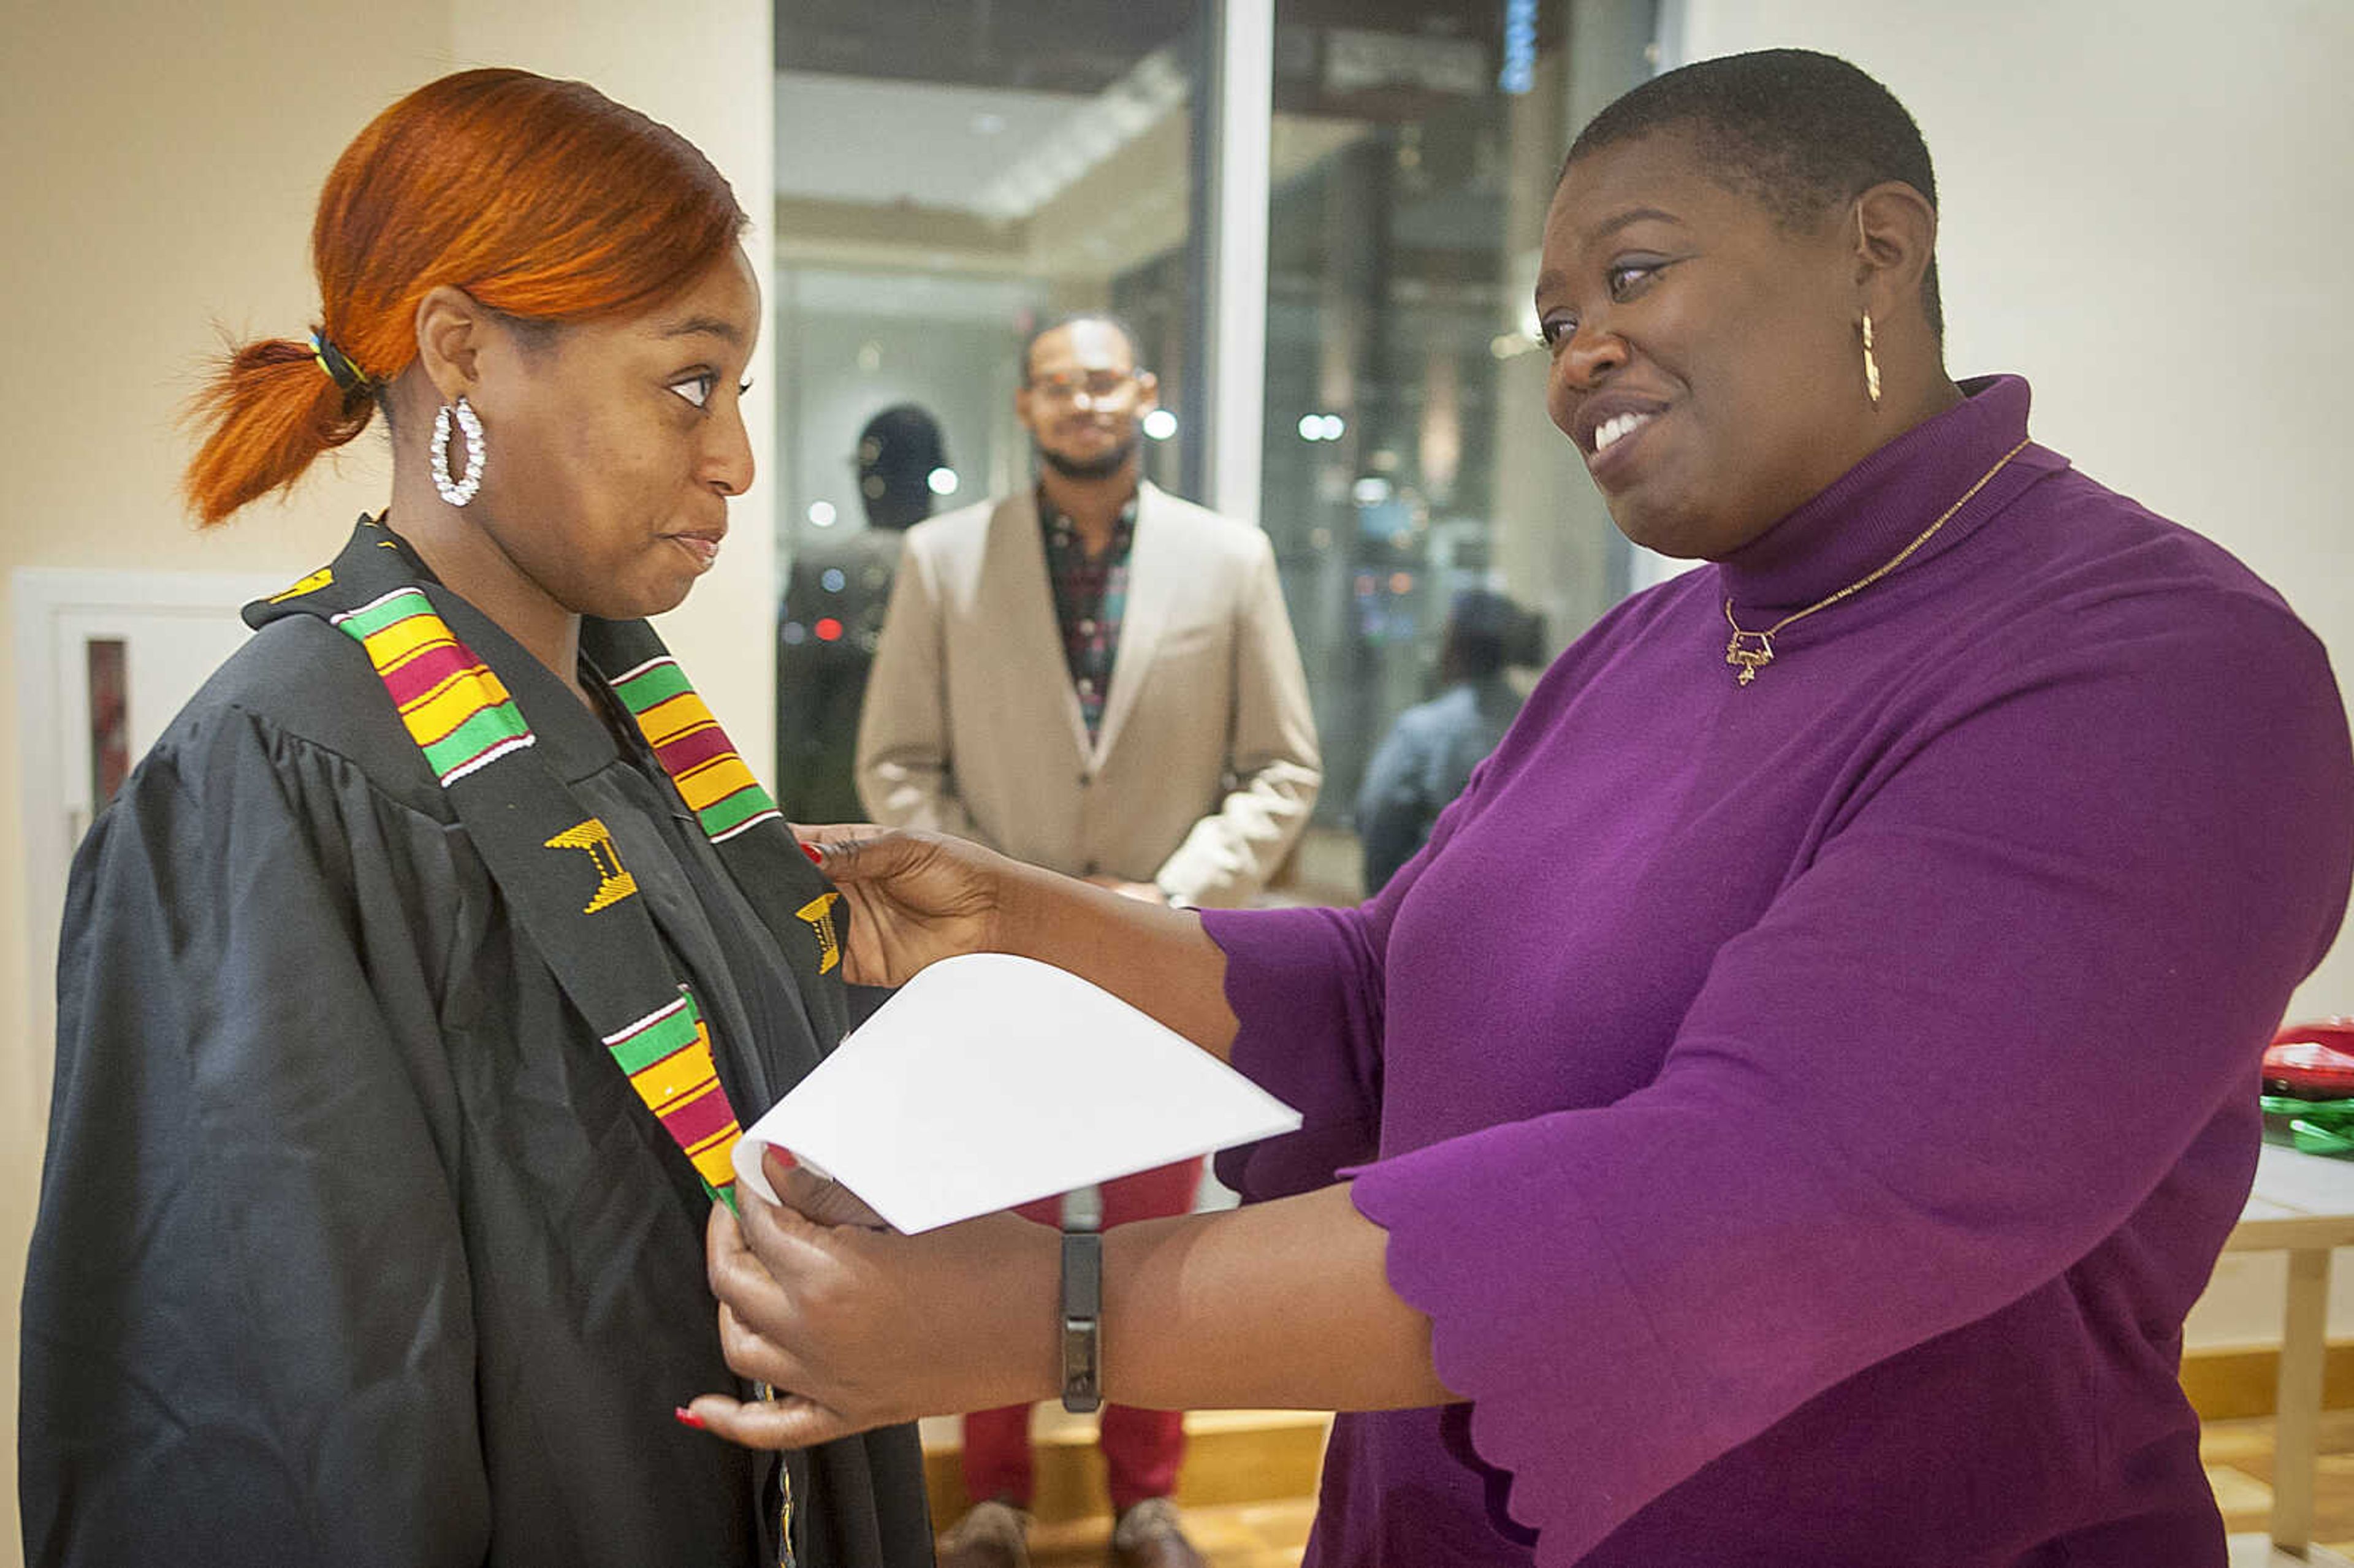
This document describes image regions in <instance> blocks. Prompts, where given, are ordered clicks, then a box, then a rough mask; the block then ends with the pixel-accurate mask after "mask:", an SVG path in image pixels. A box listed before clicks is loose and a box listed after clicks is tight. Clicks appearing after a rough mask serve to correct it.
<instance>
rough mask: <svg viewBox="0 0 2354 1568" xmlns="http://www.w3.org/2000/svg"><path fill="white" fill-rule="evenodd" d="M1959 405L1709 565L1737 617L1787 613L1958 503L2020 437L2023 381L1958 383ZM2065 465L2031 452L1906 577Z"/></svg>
mask: <svg viewBox="0 0 2354 1568" xmlns="http://www.w3.org/2000/svg"><path fill="white" fill-rule="evenodd" d="M1961 388H1962V392H1963V394H1964V396H1963V398H1962V401H1961V402H1959V403H1958V404H1956V405H1955V406H1954V407H1953V408H1948V409H1946V411H1945V412H1944V413H1942V414H1939V415H1937V416H1936V417H1935V418H1930V419H1925V420H1924V421H1923V422H1922V423H1920V424H1918V425H1916V426H1914V428H1913V429H1909V430H1907V431H1905V432H1904V433H1903V435H1901V436H1899V437H1897V438H1896V439H1895V440H1893V441H1890V442H1889V443H1888V444H1887V445H1886V446H1883V447H1882V448H1880V449H1879V450H1876V451H1874V452H1873V453H1872V455H1870V456H1869V457H1867V458H1865V459H1864V460H1863V461H1861V462H1860V463H1858V464H1856V465H1855V466H1854V467H1853V468H1851V469H1850V470H1848V471H1847V472H1845V473H1843V474H1841V475H1840V477H1839V478H1838V479H1836V480H1834V481H1832V482H1831V483H1830V484H1829V486H1828V487H1827V488H1825V489H1824V490H1823V491H1822V492H1821V493H1819V494H1818V495H1816V496H1815V497H1814V498H1813V499H1812V500H1810V501H1808V502H1807V503H1804V504H1803V505H1801V506H1800V507H1798V509H1797V511H1795V512H1792V513H1791V514H1789V515H1787V516H1786V517H1784V518H1783V519H1782V520H1781V521H1780V522H1779V523H1776V524H1774V525H1773V526H1772V527H1771V528H1768V529H1767V530H1766V531H1765V533H1763V534H1761V535H1758V536H1757V537H1756V538H1755V539H1753V540H1751V541H1750V542H1749V543H1748V544H1746V545H1744V546H1742V547H1741V548H1740V549H1738V550H1735V551H1734V553H1733V554H1732V555H1730V556H1726V557H1724V559H1723V560H1722V561H1719V562H1718V563H1717V564H1716V569H1717V573H1718V580H1719V583H1720V584H1721V586H1722V588H1723V592H1724V593H1725V594H1726V595H1727V596H1729V597H1730V598H1731V599H1732V600H1733V602H1734V607H1735V608H1736V609H1753V610H1768V609H1798V608H1801V607H1803V606H1806V605H1808V604H1812V603H1813V602H1814V601H1815V600H1817V599H1821V598H1823V597H1824V596H1825V595H1826V594H1831V593H1836V592H1838V591H1839V590H1840V588H1845V587H1846V586H1847V585H1848V584H1850V583H1851V582H1853V581H1855V580H1856V579H1857V578H1858V577H1863V576H1865V575H1866V574H1868V573H1870V572H1871V571H1872V570H1873V569H1874V568H1875V567H1880V566H1882V565H1884V564H1885V563H1886V562H1888V561H1890V560H1892V559H1893V558H1894V557H1895V556H1896V555H1897V553H1898V552H1899V551H1901V550H1903V548H1904V546H1907V545H1909V544H1911V543H1912V542H1913V540H1914V538H1915V537H1916V536H1917V535H1919V534H1920V532H1921V530H1923V529H1924V528H1926V527H1927V526H1928V525H1929V524H1931V523H1933V522H1935V520H1936V517H1937V514H1939V513H1941V512H1943V511H1944V510H1945V509H1946V507H1948V506H1951V505H1952V504H1953V503H1955V502H1956V500H1958V499H1959V498H1960V497H1961V495H1962V493H1964V492H1966V491H1967V490H1968V489H1969V488H1970V486H1971V485H1973V484H1976V483H1977V482H1978V480H1979V477H1980V476H1981V475H1983V474H1985V473H1986V471H1988V469H1989V468H1991V467H1993V466H1994V462H1995V460H1996V459H1997V458H1999V457H2000V456H2002V454H2003V453H2005V452H2007V451H2009V450H2010V449H2011V448H2012V447H2014V446H2017V445H2018V444H2019V443H2020V441H2023V440H2026V439H2027V410H2028V402H2029V391H2028V386H2027V382H2026V381H2025V379H2024V378H2022V377H2020V376H1983V377H1979V378H1977V379H1974V380H1969V381H1965V382H1963V383H1961ZM2066 466H2067V460H2066V459H2065V458H2062V457H2061V456H2060V455H2059V454H2058V453H2056V452H2052V451H2048V450H2045V449H2043V448H2041V447H2037V446H2030V447H2028V448H2027V450H2024V451H2022V452H2020V454H2019V455H2018V456H2017V457H2015V458H2013V459H2011V460H2010V462H2009V465H2008V467H2007V468H2006V470H2005V471H2004V473H2002V474H1999V475H1997V476H1996V478H1995V481H1994V482H1990V483H1988V485H1987V486H1986V487H1985V488H1984V489H1982V490H1980V491H1979V492H1978V493H1977V494H1976V495H1974V496H1972V497H1971V498H1970V501H1969V503H1968V504H1967V505H1966V506H1964V507H1963V508H1962V509H1961V510H1960V511H1959V512H1956V514H1954V515H1953V516H1952V517H1951V518H1949V519H1947V520H1946V525H1945V526H1944V527H1942V528H1940V529H1938V530H1937V534H1936V536H1935V538H1933V539H1931V540H1930V541H1929V542H1928V543H1927V544H1925V545H1924V546H1921V548H1920V550H1919V551H1918V552H1917V553H1915V554H1914V556H1913V557H1912V559H1911V560H1909V561H1907V562H1906V563H1905V566H1904V568H1903V569H1905V570H1910V569H1912V567H1914V566H1916V565H1917V564H1919V563H1920V562H1922V561H1925V560H1927V559H1930V558H1931V557H1933V556H1937V555H1939V554H1942V553H1943V552H1945V551H1946V550H1949V549H1951V548H1953V546H1955V545H1956V544H1958V543H1959V542H1960V541H1962V540H1963V539H1965V538H1967V537H1968V536H1969V535H1970V534H1971V532H1972V531H1973V530H1975V529H1976V528H1977V527H1978V524H1981V523H1983V522H1984V521H1985V520H1986V519H1987V518H1988V517H1990V516H1992V515H1994V514H1995V513H1996V512H1998V511H1999V510H2001V508H2002V505H2003V503H2005V502H2007V501H2009V499H2010V498H2011V497H2012V496H2013V495H2015V494H2017V493H2018V492H2019V489H2020V483H2017V482H2006V481H2007V480H2010V479H2013V478H2015V479H2016V480H2017V481H2019V482H2026V481H2030V480H2031V479H2032V478H2033V477H2035V476H2036V475H2038V474H2040V473H2042V472H2044V471H2050V470H2052V469H2058V468H2064V467H2066Z"/></svg>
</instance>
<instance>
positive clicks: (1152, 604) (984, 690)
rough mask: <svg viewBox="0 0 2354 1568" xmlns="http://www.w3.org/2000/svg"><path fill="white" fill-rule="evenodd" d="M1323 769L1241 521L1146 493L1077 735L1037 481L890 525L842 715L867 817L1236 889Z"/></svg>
mask: <svg viewBox="0 0 2354 1568" xmlns="http://www.w3.org/2000/svg"><path fill="white" fill-rule="evenodd" d="M1323 776H1324V772H1323V761H1322V759H1321V758H1320V757H1319V756H1318V755H1317V749H1316V724H1315V720H1314V718H1313V717H1312V716H1311V715H1310V712H1309V707H1308V682H1307V677H1306V676H1305V674H1304V673H1302V671H1301V669H1300V664H1299V647H1298V645H1297V644H1296V643H1294V642H1293V641H1292V637H1291V619H1290V617H1289V616H1288V614H1287V613H1286V612H1285V610H1284V608H1283V594H1282V591H1281V589H1280V588H1279V586H1278V581H1277V578H1276V571H1275V552H1274V550H1273V549H1272V548H1271V547H1270V546H1268V544H1267V535H1265V534H1263V533H1261V532H1259V530H1258V529H1257V528H1254V527H1252V526H1250V525H1249V524H1243V523H1236V522H1234V521H1232V520H1230V519H1228V518H1225V517H1220V516H1218V515H1217V514H1214V513H1211V512H1205V511H1204V510H1203V509H1202V508H1201V507H1198V506H1195V505H1193V504H1191V503H1188V502H1184V501H1180V500H1178V499H1177V498H1176V497H1175V496H1172V495H1170V494H1168V493H1165V492H1162V491H1160V490H1156V489H1154V488H1153V487H1152V486H1151V485H1150V484H1147V485H1145V486H1143V487H1142V489H1141V491H1140V493H1139V497H1138V502H1137V515H1136V535H1135V540H1134V544H1133V546H1131V549H1130V552H1129V574H1128V600H1127V608H1126V610H1125V612H1124V614H1123V617H1122V620H1121V624H1120V634H1119V650H1118V652H1117V653H1116V655H1115V657H1114V661H1113V664H1112V673H1111V689H1110V691H1108V693H1106V694H1105V697H1104V713H1103V723H1102V726H1100V731H1099V735H1098V738H1097V742H1096V744H1095V746H1094V747H1092V748H1090V747H1089V746H1088V744H1087V724H1086V721H1085V720H1084V719H1082V718H1081V717H1080V716H1079V699H1078V694H1077V693H1076V691H1074V690H1073V689H1072V683H1071V672H1070V665H1069V663H1068V662H1067V661H1066V658H1065V656H1064V652H1063V643H1062V637H1061V633H1060V631H1059V630H1058V629H1057V628H1056V625H1055V597H1054V590H1053V588H1051V587H1050V586H1049V584H1048V581H1047V576H1046V547H1045V542H1044V539H1043V538H1041V537H1040V533H1039V526H1038V506H1037V498H1036V496H1035V494H1034V493H1032V492H1030V491H1026V490H1025V491H1023V492H1022V493H1020V494H1017V495H1013V496H1011V497H1009V498H1007V499H1005V500H1002V501H999V502H996V503H982V504H981V505H979V506H971V507H967V508H965V509H964V510H962V511H960V512H952V513H949V514H947V515H946V516H942V517H936V518H934V519H932V520H931V521H929V522H928V523H919V524H917V525H916V526H915V527H913V528H911V529H909V530H908V532H907V548H906V550H905V552H904V553H903V554H902V555H901V556H900V559H899V571H898V575H897V577H896V579H895V580H894V581H893V583H892V586H891V604H890V609H889V610H888V612H887V613H886V614H885V618H884V622H883V636H882V641H881V642H880V644H879V645H878V646H877V647H876V649H875V670H874V673H873V675H872V676H871V677H870V678H869V680H868V682H867V686H866V706H865V713H864V716H863V717H862V718H861V720H860V722H859V726H858V793H859V797H860V799H861V800H864V802H865V805H866V810H867V811H868V813H869V814H870V815H871V816H872V817H873V818H874V820H875V821H878V822H885V823H888V824H890V825H892V826H895V827H918V828H933V829H938V830H939V831H941V832H950V833H957V834H960V835H961V836H963V837H966V838H970V839H976V840H978V841H980V842H982V843H985V844H989V845H991V846H992V847H993V848H996V849H999V850H1002V851H1003V852H1005V853H1007V854H1010V855H1013V856H1014V857H1015V858H1017V859H1020V860H1025V861H1029V862H1032V863H1034V864H1038V865H1044V866H1046V867H1049V868H1051V869H1053V870H1055V871H1060V872H1065V873H1067V874H1072V875H1075V876H1089V875H1095V874H1106V875H1110V876H1117V877H1120V878H1123V879H1125V880H1128V881H1133V882H1157V883H1159V884H1160V885H1161V888H1162V890H1163V891H1164V892H1166V893H1168V894H1169V895H1171V896H1172V897H1173V898H1175V899H1177V900H1179V901H1180V902H1182V903H1188V904H1204V905H1211V906H1223V905H1235V904H1240V903H1242V902H1244V901H1245V900H1246V899H1247V898H1249V897H1250V895H1252V894H1254V893H1256V892H1257V891H1258V890H1259V889H1260V888H1261V887H1263V886H1265V885H1266V884H1267V877H1268V876H1269V875H1270V874H1273V872H1274V871H1275V868H1276V866H1277V864H1278V863H1280V862H1281V861H1282V859H1283V856H1284V854H1285V853H1286V852H1287V851H1288V850H1289V849H1290V847H1291V844H1292V842H1293V841H1294V840H1295V839H1297V838H1298V837H1299V831H1300V829H1301V828H1302V827H1303V826H1305V825H1306V823H1307V821H1308V812H1309V809H1310V807H1312V806H1313V805H1314V804H1315V802H1316V791H1317V789H1318V787H1319V786H1320V784H1321V783H1322V781H1323Z"/></svg>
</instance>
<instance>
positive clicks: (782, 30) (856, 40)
mask: <svg viewBox="0 0 2354 1568" xmlns="http://www.w3.org/2000/svg"><path fill="white" fill-rule="evenodd" d="M1205 10H1206V7H1205V6H1203V5H1197V4H1193V3H1190V0H1181V3H1173V4H1157V5H1137V6H1129V5H1099V4H1092V3H1076V0H1060V3H1040V0H1023V3H1021V4H985V3H976V4H961V5H958V4H949V5H942V4H935V3H933V0H854V3H850V0H791V3H790V4H783V5H779V6H778V8H777V35H776V36H777V68H778V69H777V79H776V80H777V88H776V90H777V185H778V191H777V222H776V232H777V237H778V238H777V257H776V271H775V283H774V288H773V291H772V297H773V300H774V302H775V323H774V330H775V331H776V332H777V334H778V344H779V351H778V368H779V379H780V382H781V387H780V388H779V391H780V396H779V398H778V410H779V424H780V428H779V432H778V442H777V447H778V460H779V466H780V468H781V469H782V472H781V473H780V474H779V475H777V476H776V482H777V483H778V484H779V487H780V492H781V494H782V500H781V501H780V503H779V524H778V527H779V539H778V546H779V561H780V566H781V570H782V574H783V577H784V581H783V584H782V595H781V603H780V606H779V614H778V624H777V673H778V726H777V729H778V768H777V782H778V796H779V803H780V805H782V807H783V809H784V810H785V811H786V813H787V814H788V815H789V816H790V817H793V818H794V819H795V820H798V821H831V820H843V819H852V820H854V819H855V818H857V817H858V816H860V815H861V814H862V813H861V812H860V810H859V808H858V803H857V799H856V796H855V794H854V792H853V790H852V788H851V783H850V761H851V747H852V746H853V744H854V736H855V732H856V726H857V715H858V707H859V703H860V700H861V697H862V694H863V692H864V684H865V673H866V669H867V666H868V664H869V663H870V662H871V660H872V656H873V651H874V642H875V634H876V632H877V631H878V630H879V629H880V626H881V619H882V613H883V606H884V597H885V594H886V593H887V591H888V585H889V581H890V576H891V572H892V569H893V568H894V567H895V566H896V558H897V542H898V538H899V533H898V530H899V529H901V528H904V527H905V526H906V525H907V523H909V522H911V521H913V520H915V519H916V518H917V517H920V516H922V515H924V514H926V513H928V512H931V511H935V510H938V511H945V510H947V509H949V508H951V507H957V506H964V505H968V504H970V503H975V502H979V501H982V500H985V499H987V498H989V497H991V496H996V495H1002V494H1004V493H1007V492H1008V491H1009V490H1012V489H1013V488H1015V487H1018V486H1020V485H1023V484H1026V483H1028V482H1030V480H1029V475H1030V450H1029V444H1028V439H1027V437H1026V436H1025V435H1024V434H1023V430H1022V429H1021V427H1020V426H1019V425H1018V424H1017V423H1016V422H1015V421H1014V418H1013V391H1014V387H1015V385H1016V383H1017V381H1018V379H1019V376H1020V366H1019V364H1018V359H1019V354H1020V348H1021V344H1022V342H1023V338H1024V337H1026V336H1027V334H1029V332H1030V331H1031V329H1032V328H1033V327H1034V325H1036V324H1037V323H1040V322H1042V321H1045V320H1050V319H1052V318H1053V317H1054V316H1055V315H1059V314H1062V313H1066V312H1069V311H1074V310H1081V309H1091V308H1098V307H1109V308H1111V309H1114V310H1118V311H1119V312H1121V313H1123V314H1125V315H1127V316H1128V317H1129V319H1130V320H1131V321H1132V322H1133V323H1134V324H1135V326H1136V327H1137V330H1138V334H1139V335H1140V337H1141V338H1142V339H1143V340H1144V341H1143V342H1142V343H1141V344H1140V345H1139V346H1140V354H1141V357H1142V358H1143V360H1144V362H1145V364H1146V366H1147V367H1148V368H1151V369H1154V370H1156V371H1158V372H1159V373H1160V375H1161V378H1162V382H1163V386H1164V397H1165V400H1166V401H1167V402H1168V404H1169V405H1170V406H1171V407H1172V408H1174V407H1175V406H1176V405H1177V403H1178V400H1179V397H1180V395H1181V394H1182V387H1183V386H1184V381H1185V376H1186V374H1187V369H1188V366H1187V360H1188V357H1189V355H1188V346H1187V345H1188V344H1189V342H1190V339H1191V334H1192V333H1193V332H1194V331H1195V330H1197V328H1198V324H1199V323H1195V322H1194V321H1193V320H1192V318H1191V315H1190V314H1189V313H1188V311H1187V308H1186V306H1187V299H1186V291H1185V288H1184V279H1185V277H1186V275H1187V259H1186V248H1187V245H1188V243H1189V238H1190V228H1191V224H1190V216H1189V215H1190V210H1191V205H1192V204H1191V192H1192V183H1191V181H1192V168H1193V146H1192V122H1193V116H1192V111H1191V103H1192V99H1193V78H1194V75H1195V70H1196V67H1195V60H1196V58H1197V57H1198V54H1199V52H1200V48H1201V38H1200V33H1199V29H1200V27H1201V26H1202V25H1203V14H1204V11H1205ZM911 409H912V410H916V411H917V413H916V414H914V415H910V414H909V413H908V412H907V410H911ZM886 413H887V414H889V416H890V417H889V418H885V420H884V421H883V422H882V424H881V425H879V426H878V425H877V424H876V423H875V421H876V418H877V416H880V415H885V414H886ZM927 431H928V432H929V433H927ZM1147 433H1148V435H1149V436H1150V437H1151V440H1150V441H1148V443H1147V444H1148V456H1147V463H1146V471H1147V473H1148V475H1149V476H1150V477H1151V478H1152V479H1154V480H1155V481H1156V482H1160V483H1162V484H1166V485H1170V486H1172V487H1174V486H1175V484H1176V481H1177V476H1178V474H1179V472H1180V471H1181V463H1182V448H1183V444H1184V442H1185V440H1186V432H1185V431H1184V430H1183V429H1182V428H1178V425H1177V421H1175V420H1174V419H1173V418H1169V419H1162V420H1157V421H1155V422H1154V423H1153V424H1152V425H1151V426H1150V427H1149V429H1148V432H1147Z"/></svg>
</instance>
